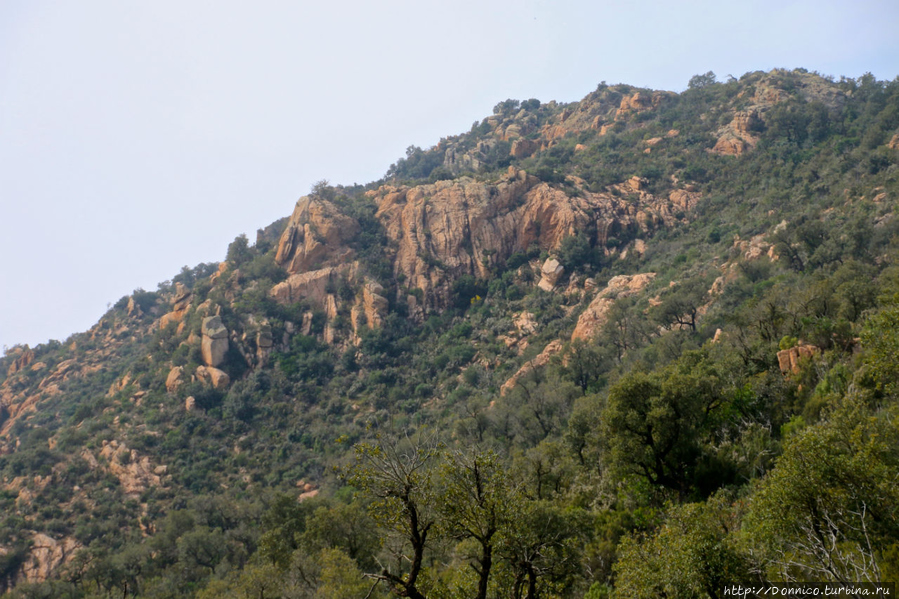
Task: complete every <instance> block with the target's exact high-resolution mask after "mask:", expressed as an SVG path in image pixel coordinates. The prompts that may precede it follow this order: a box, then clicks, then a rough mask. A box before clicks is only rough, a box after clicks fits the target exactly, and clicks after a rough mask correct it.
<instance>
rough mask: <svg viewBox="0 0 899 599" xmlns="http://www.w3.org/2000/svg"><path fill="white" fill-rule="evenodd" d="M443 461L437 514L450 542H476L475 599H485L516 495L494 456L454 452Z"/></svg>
mask: <svg viewBox="0 0 899 599" xmlns="http://www.w3.org/2000/svg"><path fill="white" fill-rule="evenodd" d="M446 458H447V459H446V462H445V463H444V465H443V468H442V469H441V481H442V483H443V485H442V489H441V494H440V500H439V505H440V508H439V509H440V514H441V516H442V518H443V520H444V527H445V529H446V531H447V533H448V534H449V536H450V537H451V538H454V539H458V540H466V539H472V540H474V541H475V542H476V544H477V546H478V551H477V552H476V554H475V555H473V556H470V557H469V558H468V559H469V560H470V563H471V567H472V569H473V570H474V571H475V573H476V574H477V592H476V593H475V595H474V597H476V598H477V599H486V597H487V591H488V585H489V582H490V575H491V572H492V568H493V565H494V560H495V552H496V548H497V545H498V543H499V542H500V539H501V538H502V535H503V534H504V533H505V532H507V530H508V528H509V527H510V526H514V524H513V522H514V519H515V517H516V516H517V507H518V502H517V499H518V497H517V492H516V489H515V488H513V487H512V485H511V483H510V481H509V480H508V477H507V474H506V470H505V469H504V467H503V464H501V463H500V461H499V458H498V456H497V455H496V454H495V453H493V452H490V451H479V450H477V449H475V450H472V451H454V452H450V453H448V454H447V455H446Z"/></svg>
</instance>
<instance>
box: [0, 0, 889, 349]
mask: <svg viewBox="0 0 899 599" xmlns="http://www.w3.org/2000/svg"><path fill="white" fill-rule="evenodd" d="M326 4H327V6H326ZM897 31H899V3H897V2H896V1H895V0H880V1H874V0H870V1H864V0H862V1H857V2H852V3H850V2H845V1H839V2H837V1H830V2H828V1H821V0H818V1H814V2H812V1H796V2H792V1H789V0H781V1H765V2H739V3H737V2H723V1H716V2H705V1H703V2H671V1H670V0H668V1H636V2H621V1H618V2H609V1H605V0H601V1H594V2H582V1H575V0H558V1H552V2H551V1H549V0H515V1H507V0H498V1H490V0H480V1H479V2H474V1H468V0H456V1H454V2H451V3H450V2H428V1H424V0H418V1H415V2H413V1H405V0H394V1H384V2H370V1H369V2H359V1H352V2H348V1H344V2H340V1H333V0H332V1H331V2H329V3H324V2H320V1H319V2H307V1H294V2H286V1H284V2H276V1H260V2H254V3H245V2H234V1H231V0H227V1H223V0H217V1H215V2H213V1H193V2H190V1H188V2H185V1H183V0H181V1H179V2H172V1H168V0H154V1H153V2H140V3H138V2H121V0H107V1H98V0H85V1H83V2H68V1H54V0H46V1H34V0H3V1H2V2H0V260H2V262H0V281H2V286H0V345H9V346H12V345H13V344H15V343H29V344H32V345H35V344H37V343H41V342H45V341H47V340H48V339H51V338H53V339H60V340H62V339H65V338H66V337H67V336H68V335H70V334H72V333H74V332H77V331H82V330H85V329H87V328H89V327H90V326H91V325H92V324H93V323H94V322H96V321H97V319H98V318H99V317H100V316H101V315H102V314H103V312H104V311H105V310H106V306H107V303H108V302H115V301H116V300H117V299H118V298H120V297H121V296H123V295H126V294H128V293H130V292H131V291H132V290H134V289H135V288H137V287H143V288H146V289H155V288H156V284H157V283H158V282H159V281H162V280H165V279H169V278H171V277H172V276H173V275H175V274H177V273H178V271H179V270H180V268H181V266H183V265H190V266H193V265H195V264H197V263H199V262H210V261H217V260H221V259H223V258H224V255H225V251H226V248H227V245H228V243H229V242H230V241H231V240H232V239H234V237H235V236H237V235H238V234H240V233H247V234H248V235H249V236H250V238H251V239H252V238H253V235H254V233H255V231H256V229H257V228H259V227H262V226H265V225H267V224H269V223H270V222H272V221H274V220H276V219H277V218H280V217H282V216H287V215H289V214H290V212H291V210H292V208H293V204H294V202H295V201H296V199H297V198H298V197H299V196H301V195H303V194H305V193H306V192H307V191H308V190H309V188H310V186H311V185H312V183H313V182H315V181H317V180H319V179H322V178H327V179H329V180H330V181H331V182H333V183H353V182H359V183H365V182H368V181H371V180H373V179H377V178H378V177H380V176H381V175H382V174H383V173H384V172H385V171H386V169H387V168H388V167H389V166H390V163H391V162H393V161H395V160H396V159H397V158H398V157H400V156H402V155H403V153H404V150H405V148H406V147H407V146H408V145H410V144H416V145H420V146H423V147H428V146H431V145H433V144H435V143H436V142H437V141H438V140H439V139H440V137H443V136H447V135H453V134H456V133H460V132H462V131H465V130H467V129H468V128H469V127H470V126H471V123H472V122H473V121H475V120H477V119H480V118H483V117H485V116H487V115H488V114H490V112H491V108H492V107H493V105H494V104H496V103H497V102H498V101H500V100H504V99H506V98H517V99H527V98H531V97H536V98H539V99H540V100H541V101H548V100H558V101H573V100H578V99H580V98H581V97H583V96H584V95H585V94H587V93H588V92H590V91H592V90H593V89H594V88H595V87H596V84H597V83H599V82H600V81H607V82H608V83H617V82H623V83H630V84H632V85H638V86H646V87H652V88H657V89H669V90H674V91H681V90H683V89H684V88H685V87H686V83H687V81H688V80H689V78H690V77H691V76H692V75H694V74H696V73H704V72H706V71H709V70H713V71H715V73H717V74H718V76H719V78H721V79H723V78H725V77H726V76H727V75H729V74H731V75H734V76H737V77H739V76H740V75H742V74H743V73H745V72H747V71H753V70H768V69H771V68H775V67H785V68H794V67H804V68H807V69H809V70H817V71H819V72H821V73H823V74H830V75H834V76H839V75H846V76H851V77H857V76H859V75H861V74H863V73H865V72H867V71H870V72H872V73H874V74H875V75H876V76H877V77H878V78H880V79H893V78H895V77H896V76H897V75H899V36H897V34H896V32H897Z"/></svg>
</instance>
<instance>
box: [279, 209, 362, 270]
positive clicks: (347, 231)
mask: <svg viewBox="0 0 899 599" xmlns="http://www.w3.org/2000/svg"><path fill="white" fill-rule="evenodd" d="M358 232H359V224H358V223H357V222H356V221H355V220H354V219H352V218H350V217H349V216H346V215H344V214H342V213H341V212H340V210H339V209H338V208H337V207H336V206H335V205H334V204H333V203H331V202H330V201H328V200H326V199H322V198H320V197H318V196H315V195H312V196H305V197H302V198H300V199H299V201H298V202H297V205H296V207H295V208H294V211H293V214H292V215H291V217H290V220H289V221H288V222H287V227H286V228H285V229H284V233H283V234H282V235H281V239H280V240H279V242H278V251H277V253H276V254H275V261H276V262H277V263H278V264H280V265H282V266H284V268H285V269H286V270H287V272H289V273H291V274H297V273H304V272H307V271H310V270H318V269H320V268H322V267H323V266H333V265H336V264H341V263H344V262H346V261H347V260H348V259H349V257H350V256H351V255H352V250H350V249H349V247H348V246H347V242H348V241H350V240H351V239H353V237H354V236H355V235H356V234H357V233H358Z"/></svg>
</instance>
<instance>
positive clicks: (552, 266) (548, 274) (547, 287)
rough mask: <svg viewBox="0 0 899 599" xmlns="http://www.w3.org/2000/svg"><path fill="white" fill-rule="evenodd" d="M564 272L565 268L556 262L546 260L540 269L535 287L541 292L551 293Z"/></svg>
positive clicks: (553, 259)
mask: <svg viewBox="0 0 899 599" xmlns="http://www.w3.org/2000/svg"><path fill="white" fill-rule="evenodd" d="M564 272H565V267H564V266H562V265H561V264H559V261H558V260H556V259H555V258H548V259H547V260H546V262H544V263H543V267H542V268H541V269H540V282H538V283H537V287H539V288H540V289H542V290H543V291H552V290H553V289H554V288H555V287H556V283H558V282H559V278H561V276H562V273H564Z"/></svg>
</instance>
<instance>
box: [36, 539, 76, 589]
mask: <svg viewBox="0 0 899 599" xmlns="http://www.w3.org/2000/svg"><path fill="white" fill-rule="evenodd" d="M80 548H81V543H79V542H78V541H77V540H75V539H73V538H71V537H64V538H62V539H60V540H56V539H54V538H53V537H51V536H49V535H46V534H44V533H41V532H38V533H34V535H33V536H32V537H31V551H30V554H29V559H27V560H25V562H24V563H23V564H22V576H23V577H24V579H25V582H33V583H38V582H45V581H47V580H49V579H51V578H53V576H54V575H56V574H57V572H58V570H59V569H60V568H61V567H62V566H64V565H65V564H66V563H68V562H69V561H70V560H71V559H72V557H74V555H75V552H76V551H77V550H78V549H80Z"/></svg>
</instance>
